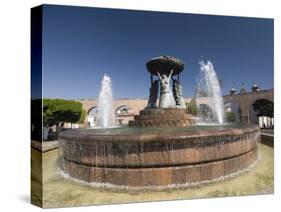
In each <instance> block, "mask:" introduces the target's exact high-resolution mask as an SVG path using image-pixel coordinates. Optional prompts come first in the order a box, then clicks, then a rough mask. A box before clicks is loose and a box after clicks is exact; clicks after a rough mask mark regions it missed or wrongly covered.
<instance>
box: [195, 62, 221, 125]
mask: <svg viewBox="0 0 281 212" xmlns="http://www.w3.org/2000/svg"><path fill="white" fill-rule="evenodd" d="M199 65H200V72H199V78H198V79H197V91H196V102H197V107H198V108H199V124H200V123H206V122H208V123H210V122H212V123H217V124H223V123H224V122H225V116H224V106H223V99H222V93H221V88H220V83H219V80H218V78H217V75H216V72H215V69H214V66H213V64H212V63H211V61H207V63H204V61H203V60H201V61H200V62H199ZM202 105H207V106H206V107H210V108H209V109H208V108H204V107H202ZM210 110H211V111H210Z"/></svg>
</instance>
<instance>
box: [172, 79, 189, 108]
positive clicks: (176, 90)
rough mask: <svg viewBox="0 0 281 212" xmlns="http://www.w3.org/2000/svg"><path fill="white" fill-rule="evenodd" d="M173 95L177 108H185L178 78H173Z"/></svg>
mask: <svg viewBox="0 0 281 212" xmlns="http://www.w3.org/2000/svg"><path fill="white" fill-rule="evenodd" d="M172 80H173V96H174V99H175V102H176V106H177V108H186V106H185V103H184V99H183V92H182V86H181V85H180V84H179V83H178V80H176V79H173V78H172Z"/></svg>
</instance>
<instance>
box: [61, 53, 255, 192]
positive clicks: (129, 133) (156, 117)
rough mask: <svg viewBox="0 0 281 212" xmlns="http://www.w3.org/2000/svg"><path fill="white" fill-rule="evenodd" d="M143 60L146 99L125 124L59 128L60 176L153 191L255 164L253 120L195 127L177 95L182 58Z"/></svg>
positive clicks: (212, 178) (232, 172)
mask: <svg viewBox="0 0 281 212" xmlns="http://www.w3.org/2000/svg"><path fill="white" fill-rule="evenodd" d="M146 65H147V69H148V71H149V73H150V80H151V88H150V95H149V100H148V104H147V107H146V108H144V109H143V110H141V111H140V113H139V115H136V116H135V117H134V120H132V121H130V122H129V125H128V127H118V128H111V129H108V128H104V129H74V130H69V131H64V132H61V133H60V135H59V140H60V143H61V148H62V156H61V165H60V166H61V169H62V171H63V172H64V175H68V176H69V177H71V178H72V179H76V180H80V181H81V182H84V183H85V182H86V183H88V184H89V185H92V186H97V187H103V188H114V189H126V190H155V189H156V190H158V189H167V188H184V187H191V186H195V185H196V186H197V185H204V184H206V183H210V182H216V181H219V180H224V179H228V178H229V177H233V176H236V175H237V173H239V174H240V173H242V172H243V171H244V170H247V169H248V167H249V166H251V164H253V163H254V162H255V160H256V158H257V142H258V140H259V139H260V131H259V128H258V127H257V126H254V125H226V126H223V125H221V126H196V125H195V120H196V118H195V117H193V116H192V115H191V114H189V113H187V110H186V109H185V104H184V101H183V93H182V87H181V84H180V74H181V73H182V71H183V69H184V64H183V62H182V61H181V60H179V59H177V58H174V57H170V56H161V57H157V58H153V59H151V60H150V61H149V62H148V63H147V64H146ZM155 77H156V79H154V78H155ZM175 78H176V79H175ZM170 82H172V86H171V85H170ZM171 91H172V93H173V97H174V100H175V104H174V105H171V104H170V98H169V93H171Z"/></svg>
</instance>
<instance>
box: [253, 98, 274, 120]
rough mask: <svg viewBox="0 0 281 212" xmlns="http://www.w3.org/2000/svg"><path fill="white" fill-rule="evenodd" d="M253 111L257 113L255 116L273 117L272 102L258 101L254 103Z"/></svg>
mask: <svg viewBox="0 0 281 212" xmlns="http://www.w3.org/2000/svg"><path fill="white" fill-rule="evenodd" d="M253 109H254V111H255V112H256V113H257V116H268V117H273V114H274V111H273V110H274V109H273V102H271V101H269V100H267V99H259V100H257V101H255V103H254V104H253Z"/></svg>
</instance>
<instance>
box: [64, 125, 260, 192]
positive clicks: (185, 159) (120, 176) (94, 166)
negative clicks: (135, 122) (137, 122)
mask: <svg viewBox="0 0 281 212" xmlns="http://www.w3.org/2000/svg"><path fill="white" fill-rule="evenodd" d="M259 139H260V130H259V128H258V127H257V126H255V125H240V126H226V127H220V126H218V127H196V126H195V127H185V128H173V129H171V128H152V129H149V130H144V129H141V128H139V129H134V130H132V129H130V128H127V129H120V130H119V129H115V130H114V129H112V130H97V129H76V130H69V131H65V132H62V133H60V135H59V140H60V144H61V148H62V169H63V171H64V172H65V173H66V174H68V175H70V176H71V177H73V178H76V179H79V180H82V181H86V182H89V183H101V184H110V185H113V186H125V187H127V188H142V187H143V188H146V189H147V188H150V187H151V188H153V187H155V186H160V187H168V186H171V185H181V184H182V185H184V184H188V183H200V182H204V181H212V180H215V179H217V178H220V177H223V176H226V175H230V174H232V173H235V172H237V171H239V170H243V169H245V168H247V167H248V166H250V165H251V164H252V163H253V162H254V161H255V160H256V158H257V142H258V141H259Z"/></svg>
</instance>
